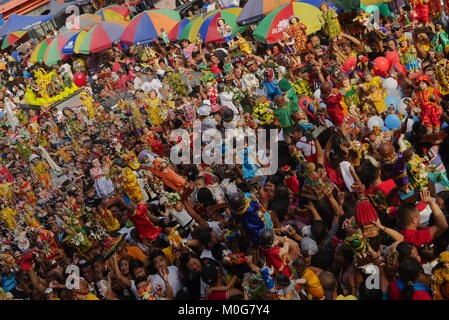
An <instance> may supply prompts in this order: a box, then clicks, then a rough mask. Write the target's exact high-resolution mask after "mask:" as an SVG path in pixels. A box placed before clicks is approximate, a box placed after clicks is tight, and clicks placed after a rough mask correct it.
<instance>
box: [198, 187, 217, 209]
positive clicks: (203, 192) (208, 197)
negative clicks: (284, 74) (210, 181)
mask: <svg viewBox="0 0 449 320" xmlns="http://www.w3.org/2000/svg"><path fill="white" fill-rule="evenodd" d="M197 199H198V202H199V203H200V204H201V205H202V206H203V207H204V208H207V207H209V206H213V205H216V204H217V201H216V200H215V198H214V195H213V194H212V191H210V189H209V188H207V187H202V188H200V189H199V190H198V193H197Z"/></svg>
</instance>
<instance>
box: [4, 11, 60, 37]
mask: <svg viewBox="0 0 449 320" xmlns="http://www.w3.org/2000/svg"><path fill="white" fill-rule="evenodd" d="M52 18H53V17H50V16H22V15H19V14H12V15H10V16H9V19H8V21H7V22H6V23H5V24H4V25H3V26H2V27H1V28H0V37H4V36H6V35H8V34H10V33H11V32H14V31H26V30H28V29H31V28H33V27H35V26H38V25H40V24H42V23H44V22H46V21H48V20H51V19H52Z"/></svg>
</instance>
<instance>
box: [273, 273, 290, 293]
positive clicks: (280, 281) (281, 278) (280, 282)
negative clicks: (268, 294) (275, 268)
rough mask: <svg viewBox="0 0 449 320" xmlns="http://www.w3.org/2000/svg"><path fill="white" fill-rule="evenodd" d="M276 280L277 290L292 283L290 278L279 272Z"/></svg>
mask: <svg viewBox="0 0 449 320" xmlns="http://www.w3.org/2000/svg"><path fill="white" fill-rule="evenodd" d="M274 282H275V285H276V289H277V290H282V289H285V288H287V287H288V286H289V285H290V279H289V278H288V277H287V276H286V275H285V274H283V273H280V274H278V275H277V276H276V278H275V279H274Z"/></svg>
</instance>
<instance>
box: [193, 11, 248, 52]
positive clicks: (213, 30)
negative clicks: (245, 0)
mask: <svg viewBox="0 0 449 320" xmlns="http://www.w3.org/2000/svg"><path fill="white" fill-rule="evenodd" d="M241 11H242V8H239V7H228V8H225V9H222V10H219V11H218V12H212V13H210V14H209V15H207V16H206V18H204V21H203V22H202V23H201V27H200V30H199V34H200V36H201V39H203V41H204V42H205V43H209V42H223V41H224V39H223V37H222V36H221V34H220V32H219V31H218V28H217V26H218V24H217V21H218V20H219V19H223V20H224V21H225V23H226V24H227V25H229V26H230V27H231V28H232V34H233V35H235V34H236V33H238V32H243V31H245V30H246V29H248V27H246V26H244V27H239V26H238V25H237V23H236V20H237V17H238V16H239V14H240V12H241Z"/></svg>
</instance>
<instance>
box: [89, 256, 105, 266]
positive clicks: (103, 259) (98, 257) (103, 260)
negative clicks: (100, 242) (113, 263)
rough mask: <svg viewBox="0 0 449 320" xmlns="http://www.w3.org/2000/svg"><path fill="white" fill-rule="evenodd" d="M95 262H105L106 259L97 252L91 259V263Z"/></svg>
mask: <svg viewBox="0 0 449 320" xmlns="http://www.w3.org/2000/svg"><path fill="white" fill-rule="evenodd" d="M95 262H100V263H105V262H106V259H105V258H104V256H103V255H101V254H97V255H96V256H95V257H94V258H93V259H92V264H94V263H95Z"/></svg>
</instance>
